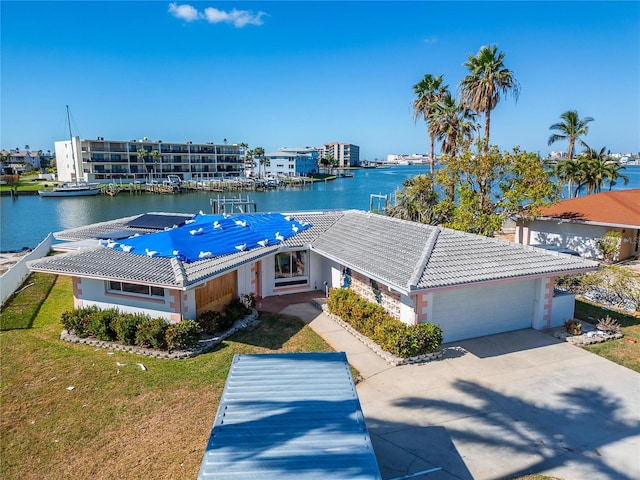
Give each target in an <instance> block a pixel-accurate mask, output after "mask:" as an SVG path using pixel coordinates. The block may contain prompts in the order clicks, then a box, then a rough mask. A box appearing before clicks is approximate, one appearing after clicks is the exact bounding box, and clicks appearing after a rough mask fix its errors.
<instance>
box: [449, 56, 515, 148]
mask: <svg viewBox="0 0 640 480" xmlns="http://www.w3.org/2000/svg"><path fill="white" fill-rule="evenodd" d="M504 56H505V54H504V52H499V53H498V47H497V46H496V45H491V46H484V47H481V48H480V51H479V52H478V53H477V55H475V56H473V55H469V56H468V58H467V61H466V62H465V63H464V64H463V65H464V66H465V67H467V68H468V69H469V74H468V75H467V76H466V77H464V78H463V79H462V81H461V82H460V84H459V85H458V88H459V89H460V93H461V100H462V103H464V104H465V105H466V106H467V107H468V108H470V109H471V110H475V111H476V112H478V113H482V114H484V141H485V144H484V151H485V153H486V152H487V151H488V148H489V130H490V127H491V110H493V109H494V108H496V105H497V104H498V102H499V101H500V97H501V95H506V94H507V93H508V92H511V93H512V94H513V96H514V97H515V98H516V100H517V98H518V96H519V95H520V84H519V82H518V81H517V80H516V79H515V77H514V76H513V72H512V71H511V70H509V69H507V68H506V67H505V66H504V63H503V60H504Z"/></svg>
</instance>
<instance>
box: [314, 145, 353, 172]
mask: <svg viewBox="0 0 640 480" xmlns="http://www.w3.org/2000/svg"><path fill="white" fill-rule="evenodd" d="M328 155H332V156H333V158H335V159H336V160H337V161H338V164H337V167H338V168H344V167H358V166H360V147H359V146H358V145H353V144H351V143H339V142H331V143H325V144H324V147H323V152H322V158H324V157H327V156H328Z"/></svg>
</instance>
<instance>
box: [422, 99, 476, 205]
mask: <svg viewBox="0 0 640 480" xmlns="http://www.w3.org/2000/svg"><path fill="white" fill-rule="evenodd" d="M474 120H475V114H474V113H473V112H472V111H471V110H470V109H469V108H467V106H466V105H464V104H463V103H458V102H457V101H456V99H455V98H453V97H452V96H451V94H450V93H448V92H447V94H446V95H445V96H444V97H443V98H442V99H441V100H440V101H439V102H438V103H437V104H436V106H435V108H434V111H433V112H432V114H431V115H430V118H429V133H430V134H432V135H434V137H435V138H436V140H438V141H440V142H442V148H441V151H442V153H443V154H445V155H447V156H448V157H449V160H448V161H449V162H452V164H455V161H456V153H457V151H458V147H459V144H460V143H462V142H463V141H464V140H466V139H470V138H471V135H472V133H473V122H474ZM449 170H450V172H451V179H450V180H451V182H450V185H449V200H451V202H453V201H454V197H455V185H454V181H453V180H454V178H453V175H454V171H453V169H452V168H450V169H449Z"/></svg>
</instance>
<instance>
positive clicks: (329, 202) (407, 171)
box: [0, 165, 640, 251]
mask: <svg viewBox="0 0 640 480" xmlns="http://www.w3.org/2000/svg"><path fill="white" fill-rule="evenodd" d="M428 171H429V167H428V166H426V165H424V166H423V165H420V166H417V165H411V166H393V167H387V168H376V169H359V170H354V171H352V172H353V173H354V175H355V176H354V177H353V178H337V179H336V180H332V181H327V182H317V183H314V184H312V185H308V186H306V187H287V188H283V189H278V190H270V191H266V192H249V193H246V192H243V193H242V195H243V196H246V195H247V194H248V195H249V198H250V200H253V201H255V202H256V205H257V210H258V211H259V212H287V211H304V210H331V209H348V208H354V209H359V210H369V206H370V198H371V195H372V194H375V195H388V196H389V198H392V196H393V193H394V192H395V190H396V189H397V188H399V187H401V186H402V182H403V181H404V180H405V179H407V178H409V177H413V176H415V175H419V174H422V173H426V172H428ZM624 174H625V175H627V176H628V177H629V180H630V181H629V184H628V185H624V184H623V182H619V184H618V185H616V186H614V189H619V188H625V189H627V188H640V166H629V167H627V168H626V170H625V171H624ZM218 195H220V196H223V195H222V194H218V193H215V192H188V193H181V194H175V195H158V194H129V193H125V192H121V193H120V194H118V195H116V196H114V197H110V196H108V195H98V196H96V197H74V198H40V197H39V196H19V197H17V198H15V199H14V198H11V197H0V251H12V250H20V249H22V248H24V247H29V248H33V247H35V246H36V245H37V244H38V243H40V242H41V241H42V240H43V239H44V238H45V237H46V236H47V235H48V234H49V233H50V232H57V231H60V230H65V229H68V228H74V227H80V226H83V225H88V224H90V223H95V222H103V221H107V220H114V219H116V218H120V217H126V216H131V215H138V214H141V213H146V212H172V213H197V212H199V211H201V210H202V211H203V212H204V213H212V207H211V199H215V198H217V197H218ZM238 195H239V194H238V193H227V194H226V196H227V197H237V196H238ZM377 207H378V204H377V203H374V206H373V208H377Z"/></svg>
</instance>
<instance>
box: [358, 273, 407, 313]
mask: <svg viewBox="0 0 640 480" xmlns="http://www.w3.org/2000/svg"><path fill="white" fill-rule="evenodd" d="M351 289H352V290H353V291H354V292H356V293H357V294H358V295H360V296H361V297H362V298H364V299H366V300H367V301H368V302H371V303H373V304H378V305H381V306H382V307H383V308H384V309H385V310H386V312H387V313H388V314H389V315H391V316H392V317H393V318H395V319H397V320H400V304H401V299H400V294H399V293H398V292H395V291H392V290H389V289H388V288H387V287H386V286H385V285H380V284H379V283H377V282H375V281H373V280H371V279H369V278H368V277H366V276H364V275H362V274H360V273H358V272H352V273H351Z"/></svg>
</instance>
